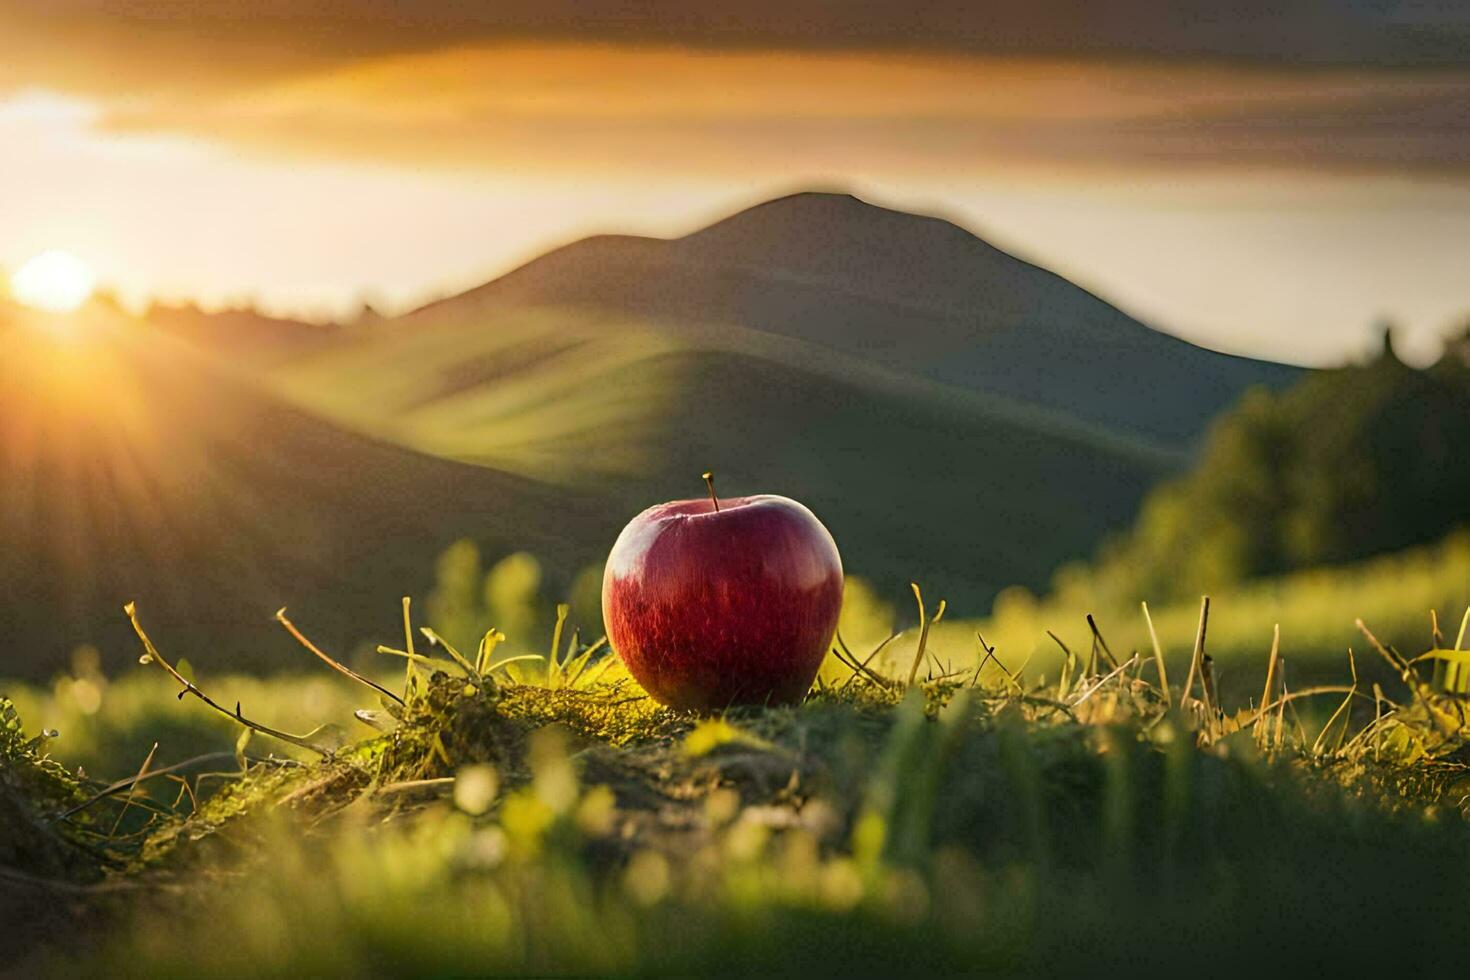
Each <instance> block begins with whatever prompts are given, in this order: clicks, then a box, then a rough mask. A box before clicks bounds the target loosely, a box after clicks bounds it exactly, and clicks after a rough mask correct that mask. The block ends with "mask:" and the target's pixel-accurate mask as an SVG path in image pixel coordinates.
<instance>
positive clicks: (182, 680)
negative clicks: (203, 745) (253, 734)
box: [123, 602, 332, 758]
mask: <svg viewBox="0 0 1470 980" xmlns="http://www.w3.org/2000/svg"><path fill="white" fill-rule="evenodd" d="M123 612H125V613H127V614H128V620H129V621H130V622H131V623H132V624H133V632H134V633H137V634H138V639H139V640H141V641H142V642H143V649H144V651H145V652H144V654H143V657H142V658H141V659H142V662H143V663H145V664H150V663H156V664H158V666H160V667H162V668H163V669H164V670H165V671H166V672H167V673H168V675H169V676H170V677H172V678H173V679H174V680H176V681H178V682H179V684H180V686H181V687H182V688H183V690H181V691H180V692H179V698H180V699H181V700H182V699H183V697H184V695H186V694H192V695H193V696H194V697H196V698H198V699H199V700H200V701H203V702H204V703H205V704H207V705H209V706H210V707H211V708H213V709H214V710H215V711H218V712H219V713H220V714H222V715H224V716H226V717H228V718H233V719H234V720H235V721H236V722H238V723H239V724H241V725H244V726H245V727H246V728H249V729H251V730H252V731H257V732H259V733H260V734H262V735H269V736H270V737H271V738H277V739H280V740H281V741H282V742H286V743H288V744H290V745H295V746H297V747H299V748H303V749H308V750H309V751H312V752H315V753H316V754H317V755H320V756H322V757H323V758H326V757H328V756H330V755H331V754H332V753H330V752H328V751H326V750H325V749H322V748H320V747H318V746H315V745H312V744H311V743H310V742H308V741H306V740H305V739H303V738H301V737H300V736H297V735H292V734H291V733H290V732H282V731H277V730H276V729H274V728H271V727H269V726H267V725H262V724H260V723H259V722H254V721H251V720H250V719H248V718H246V717H245V716H244V715H243V714H241V713H240V703H239V702H238V701H237V702H235V710H234V711H231V710H230V709H229V708H226V707H224V706H223V705H221V704H219V703H217V702H216V701H214V700H213V699H212V698H210V697H209V695H207V694H205V693H204V692H203V691H201V690H199V688H197V687H195V686H194V682H193V681H191V680H189V679H188V678H187V677H185V676H184V675H183V674H181V673H179V672H178V671H177V670H175V669H174V667H173V665H172V664H170V663H169V662H168V661H167V660H165V659H163V655H162V654H160V653H159V652H158V650H157V648H155V647H154V646H153V641H152V640H150V639H148V634H147V633H145V632H143V624H142V623H140V622H138V611H137V607H136V604H134V603H131V602H130V603H128V604H127V605H126V606H123Z"/></svg>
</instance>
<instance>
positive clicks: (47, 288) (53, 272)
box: [10, 249, 97, 313]
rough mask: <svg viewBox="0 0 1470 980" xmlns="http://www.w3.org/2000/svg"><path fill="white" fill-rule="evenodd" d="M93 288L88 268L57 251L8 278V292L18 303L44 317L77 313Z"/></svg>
mask: <svg viewBox="0 0 1470 980" xmlns="http://www.w3.org/2000/svg"><path fill="white" fill-rule="evenodd" d="M96 288H97V276H96V275H95V274H94V273H93V272H92V269H91V267H90V266H88V265H87V263H85V262H83V261H82V260H81V259H79V258H77V257H76V256H75V255H72V254H71V253H69V252H63V251H60V250H58V249H52V250H51V251H48V252H42V253H41V254H40V255H37V256H36V257H35V258H33V259H31V260H30V261H28V262H26V263H25V264H24V265H22V266H21V267H20V268H19V269H17V270H16V271H15V273H14V274H13V275H11V277H10V292H11V295H12V296H14V297H15V299H16V301H17V302H19V303H22V304H24V305H25V306H29V307H31V308H33V309H37V310H42V311H45V312H47V313H71V312H73V311H75V310H77V309H78V308H80V307H81V305H82V304H83V303H85V302H86V301H87V300H88V299H90V298H91V296H92V291H93V290H94V289H96Z"/></svg>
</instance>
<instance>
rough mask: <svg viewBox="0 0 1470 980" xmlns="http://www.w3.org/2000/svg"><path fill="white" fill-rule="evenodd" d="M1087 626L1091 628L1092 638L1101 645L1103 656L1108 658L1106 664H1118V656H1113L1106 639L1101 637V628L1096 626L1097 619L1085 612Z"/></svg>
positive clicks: (1113, 665) (1110, 665)
mask: <svg viewBox="0 0 1470 980" xmlns="http://www.w3.org/2000/svg"><path fill="white" fill-rule="evenodd" d="M1087 628H1088V629H1090V630H1092V638H1093V639H1094V640H1096V641H1097V644H1098V646H1100V647H1102V652H1103V656H1105V657H1107V658H1108V666H1109V667H1116V666H1118V658H1117V657H1115V656H1113V651H1112V650H1110V649H1108V641H1107V640H1104V639H1103V635H1102V630H1100V629H1098V628H1097V621H1096V620H1094V619H1093V618H1092V613H1088V614H1087Z"/></svg>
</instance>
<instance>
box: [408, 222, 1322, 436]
mask: <svg viewBox="0 0 1470 980" xmlns="http://www.w3.org/2000/svg"><path fill="white" fill-rule="evenodd" d="M526 306H555V307H561V308H566V307H576V308H580V309H584V310H591V311H596V312H597V313H598V314H599V315H602V316H613V317H619V318H634V319H652V320H657V321H660V322H663V323H668V324H679V325H732V326H743V327H746V328H749V329H754V330H759V331H764V332H767V333H772V334H776V335H778V336H782V337H787V338H791V339H796V340H803V341H807V342H810V343H813V344H817V345H820V346H823V347H826V348H830V349H832V350H836V351H841V352H843V353H847V354H852V355H855V356H858V357H861V358H864V359H867V360H869V361H872V362H874V363H877V364H880V365H882V366H884V367H886V368H889V369H892V370H899V371H904V372H908V373H912V374H914V375H917V376H919V377H923V378H926V379H930V380H934V381H939V382H942V383H945V384H951V385H956V386H959V387H964V388H969V389H971V390H976V391H984V392H987V393H990V394H996V395H1002V396H1006V397H1009V398H1012V399H1015V400H1017V401H1020V402H1023V403H1026V404H1032V405H1036V406H1038V407H1041V408H1044V409H1047V410H1049V411H1056V412H1061V413H1063V414H1065V415H1068V416H1070V417H1072V418H1076V419H1079V420H1083V421H1086V422H1087V423H1089V424H1091V425H1102V426H1106V427H1109V428H1112V429H1115V430H1118V431H1120V432H1126V433H1129V434H1131V435H1134V436H1138V437H1142V438H1147V439H1150V440H1153V441H1156V442H1158V443H1160V444H1162V445H1167V446H1171V447H1175V448H1178V447H1183V446H1187V445H1190V444H1191V443H1192V442H1193V440H1194V439H1195V438H1196V437H1197V436H1198V435H1199V434H1200V433H1201V432H1202V431H1203V429H1204V427H1205V426H1206V425H1207V424H1208V423H1209V421H1210V420H1211V419H1213V418H1214V416H1215V415H1216V414H1218V413H1219V412H1220V411H1221V410H1223V409H1224V408H1226V407H1227V406H1229V405H1230V404H1232V403H1233V402H1234V401H1235V399H1236V398H1237V397H1239V395H1240V394H1241V392H1243V391H1244V390H1245V389H1247V388H1249V387H1251V386H1252V385H1256V384H1265V385H1268V386H1272V387H1276V386H1280V385H1282V384H1285V383H1288V382H1289V381H1290V380H1291V379H1293V378H1294V377H1296V376H1297V375H1298V374H1299V373H1300V371H1299V370H1298V369H1295V368H1290V367H1286V366H1283V365H1279V364H1271V363H1267V362H1262V361H1256V360H1251V359H1248V358H1242V357H1234V356H1229V355H1225V354H1220V353H1216V352H1213V351H1208V350H1205V349H1202V348H1200V347H1196V346H1194V345H1192V344H1189V343H1186V342H1185V341H1182V340H1180V339H1178V338H1176V337H1172V336H1169V335H1167V334H1164V333H1160V332H1159V331H1157V330H1153V329H1151V328H1149V327H1147V326H1145V325H1143V324H1142V323H1139V322H1138V321H1137V320H1135V319H1133V318H1132V317H1129V316H1128V315H1127V314H1125V313H1123V312H1121V311H1120V310H1118V309H1116V308H1115V307H1113V306H1111V305H1109V304H1108V303H1106V302H1105V301H1103V300H1101V299H1099V298H1098V297H1096V296H1094V295H1092V294H1091V293H1089V292H1087V291H1086V290H1083V289H1081V288H1080V287H1078V286H1076V285H1074V284H1072V283H1070V282H1068V281H1067V280H1066V279H1063V278H1062V277H1060V276H1058V275H1057V274H1055V273H1053V272H1050V271H1048V270H1046V269H1043V268H1041V267H1039V266H1036V265H1033V264H1031V263H1029V262H1025V261H1023V260H1021V259H1019V258H1016V257H1015V256H1012V255H1009V254H1007V253H1006V252H1004V251H1002V250H1000V249H998V248H996V247H994V246H993V245H990V244H989V243H987V242H985V241H984V240H982V239H980V238H978V237H977V236H975V235H973V234H971V233H970V232H969V231H967V230H965V229H963V228H961V227H959V226H957V225H954V224H952V223H950V222H948V221H945V220H942V219H940V218H935V217H926V216H921V215H914V214H908V213H906V212H902V211H895V210H890V209H887V208H883V207H877V206H874V205H871V204H867V203H865V202H863V201H860V200H858V199H857V198H855V197H852V196H850V195H847V194H828V193H802V194H794V195H791V196H789V197H783V198H779V199H777V200H773V201H769V202H766V203H764V204H760V205H757V206H756V207H753V208H750V209H747V210H745V211H742V212H740V213H738V214H735V215H733V216H731V217H729V218H726V219H725V220H723V221H720V222H718V223H716V224H714V225H711V226H710V227H707V228H704V229H702V230H700V231H696V232H694V233H693V234H691V235H687V236H685V237H683V238H678V239H673V240H664V239H654V238H640V237H632V236H599V237H595V238H589V239H585V240H583V241H579V242H576V243H573V244H571V245H568V246H566V247H564V248H561V249H558V250H556V251H553V252H551V253H549V254H547V255H545V256H542V257H541V258H538V259H536V260H534V261H532V262H530V263H528V264H527V265H525V266H523V267H522V268H520V269H517V270H515V271H513V272H511V273H509V274H507V275H505V276H502V277H500V278H499V279H496V280H494V281H493V282H490V283H487V284H486V285H484V286H481V287H479V288H478V289H475V290H471V291H470V292H468V293H465V294H462V295H460V296H457V297H454V298H452V299H449V300H446V301H443V302H441V303H438V304H434V305H433V306H431V307H429V308H427V309H425V310H424V311H421V313H420V314H419V315H418V316H415V317H412V318H410V319H411V320H415V321H418V322H422V321H423V320H424V319H425V317H431V318H437V317H442V316H453V317H457V318H463V317H464V316H465V315H466V314H467V313H468V312H470V311H476V310H482V311H489V310H493V309H503V308H506V307H518V308H523V307H526Z"/></svg>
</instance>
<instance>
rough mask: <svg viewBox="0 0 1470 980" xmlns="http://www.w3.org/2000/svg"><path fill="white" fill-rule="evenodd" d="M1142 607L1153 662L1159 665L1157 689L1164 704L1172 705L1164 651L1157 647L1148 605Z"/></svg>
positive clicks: (1157, 641) (1157, 640) (1143, 604)
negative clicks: (1152, 649) (1152, 646)
mask: <svg viewBox="0 0 1470 980" xmlns="http://www.w3.org/2000/svg"><path fill="white" fill-rule="evenodd" d="M1139 605H1140V606H1142V607H1143V620H1144V622H1146V623H1148V638H1149V639H1150V640H1152V641H1153V645H1154V662H1155V663H1157V664H1158V665H1159V688H1160V689H1161V690H1162V691H1163V692H1164V704H1165V705H1166V706H1167V705H1170V704H1173V702H1174V699H1173V698H1172V697H1170V696H1169V672H1168V671H1167V670H1165V669H1164V650H1163V648H1162V647H1161V646H1159V634H1158V633H1156V632H1155V631H1154V618H1153V617H1152V616H1150V615H1149V614H1148V603H1146V602H1140V603H1139Z"/></svg>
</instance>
